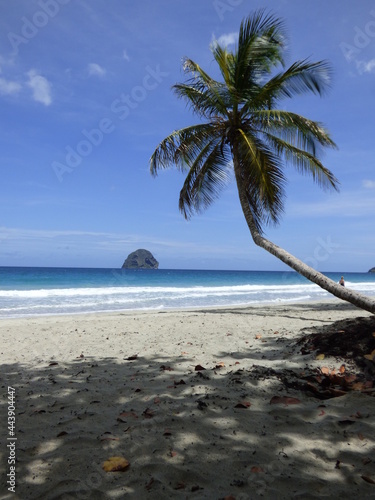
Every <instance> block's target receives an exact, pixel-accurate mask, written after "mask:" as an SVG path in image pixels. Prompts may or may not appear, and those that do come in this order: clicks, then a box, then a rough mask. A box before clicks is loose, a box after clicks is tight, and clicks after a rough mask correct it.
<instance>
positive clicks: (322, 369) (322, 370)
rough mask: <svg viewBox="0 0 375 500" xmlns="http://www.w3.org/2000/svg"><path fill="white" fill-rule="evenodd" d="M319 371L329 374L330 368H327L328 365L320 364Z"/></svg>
mask: <svg viewBox="0 0 375 500" xmlns="http://www.w3.org/2000/svg"><path fill="white" fill-rule="evenodd" d="M320 371H321V372H322V373H323V375H329V373H330V369H329V368H328V366H322V368H321V369H320Z"/></svg>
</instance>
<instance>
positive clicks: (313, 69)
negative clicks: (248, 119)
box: [245, 59, 332, 111]
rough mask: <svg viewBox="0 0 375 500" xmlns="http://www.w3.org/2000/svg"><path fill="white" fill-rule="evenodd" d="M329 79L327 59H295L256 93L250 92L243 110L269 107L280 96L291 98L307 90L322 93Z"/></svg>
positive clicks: (330, 72) (329, 69) (324, 91)
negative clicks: (311, 60) (314, 60)
mask: <svg viewBox="0 0 375 500" xmlns="http://www.w3.org/2000/svg"><path fill="white" fill-rule="evenodd" d="M331 79H332V69H331V66H330V64H329V63H328V62H327V61H318V62H309V61H308V60H307V59H305V60H303V61H297V62H295V63H293V64H292V65H291V66H290V67H289V68H288V69H287V70H286V71H284V72H282V73H278V74H277V75H275V76H274V77H272V78H271V79H269V80H268V81H267V83H265V84H264V85H263V86H262V87H259V89H258V94H257V95H254V93H252V94H251V95H250V96H249V97H250V98H249V99H248V103H247V106H246V107H245V111H247V110H253V109H262V108H264V107H269V108H271V107H273V106H274V105H275V103H276V102H277V101H279V100H280V99H282V98H286V97H287V98H291V97H294V96H296V95H300V94H305V93H307V92H312V93H313V94H317V95H324V94H325V93H326V91H327V90H328V89H329V88H330V84H331Z"/></svg>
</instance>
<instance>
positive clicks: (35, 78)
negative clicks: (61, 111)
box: [27, 69, 52, 106]
mask: <svg viewBox="0 0 375 500" xmlns="http://www.w3.org/2000/svg"><path fill="white" fill-rule="evenodd" d="M27 76H28V77H29V81H28V82H27V85H28V86H29V87H30V88H31V89H32V91H33V98H34V101H37V102H41V103H42V104H44V105H45V106H49V105H50V104H51V103H52V97H51V84H50V83H49V81H48V80H47V78H45V77H44V76H41V75H38V74H37V72H36V71H35V69H31V70H30V71H29V72H28V73H27Z"/></svg>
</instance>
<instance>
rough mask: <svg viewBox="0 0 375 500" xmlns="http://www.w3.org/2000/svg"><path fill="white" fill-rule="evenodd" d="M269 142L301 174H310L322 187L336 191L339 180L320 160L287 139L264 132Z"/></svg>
mask: <svg viewBox="0 0 375 500" xmlns="http://www.w3.org/2000/svg"><path fill="white" fill-rule="evenodd" d="M265 135H266V137H267V140H268V142H269V144H270V145H271V146H272V148H273V149H274V150H275V151H276V153H277V154H278V155H279V156H280V157H284V159H285V161H286V162H290V163H291V164H292V165H294V166H295V167H296V168H297V170H298V171H299V172H301V173H302V174H307V175H311V177H312V179H313V180H314V181H315V182H316V183H317V184H318V185H319V186H320V187H322V188H323V189H334V190H336V191H338V189H339V187H338V186H339V181H338V180H337V178H336V177H335V175H334V174H333V173H332V172H331V171H330V170H329V169H328V168H326V167H325V166H324V165H323V164H322V163H321V161H320V160H319V159H318V158H317V157H316V155H313V154H311V153H309V152H307V151H304V150H302V149H299V148H297V147H295V146H292V145H291V144H290V143H289V142H288V141H283V140H282V139H280V138H279V137H275V136H273V135H271V134H265Z"/></svg>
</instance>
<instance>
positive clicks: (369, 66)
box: [355, 59, 375, 74]
mask: <svg viewBox="0 0 375 500" xmlns="http://www.w3.org/2000/svg"><path fill="white" fill-rule="evenodd" d="M355 63H356V65H357V69H358V71H359V72H360V73H361V74H362V73H375V59H370V61H356V62H355Z"/></svg>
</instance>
